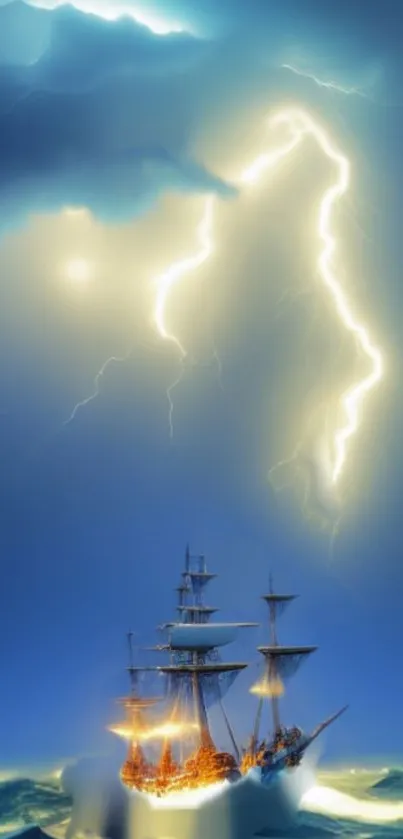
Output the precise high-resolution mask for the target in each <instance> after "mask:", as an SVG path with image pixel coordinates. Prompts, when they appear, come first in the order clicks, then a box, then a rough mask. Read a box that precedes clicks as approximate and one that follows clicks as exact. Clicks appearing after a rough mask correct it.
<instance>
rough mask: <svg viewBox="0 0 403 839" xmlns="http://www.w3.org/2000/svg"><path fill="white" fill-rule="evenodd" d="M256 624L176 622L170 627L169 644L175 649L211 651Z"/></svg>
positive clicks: (234, 638) (231, 641)
mask: <svg viewBox="0 0 403 839" xmlns="http://www.w3.org/2000/svg"><path fill="white" fill-rule="evenodd" d="M255 625H256V624H247V623H199V624H198V623H176V624H173V626H171V627H170V629H169V646H170V649H171V650H172V651H173V650H178V651H180V650H191V651H198V652H201V653H203V652H205V653H206V652H209V651H210V650H213V649H214V648H215V647H224V646H226V645H227V644H232V643H233V641H235V640H236V637H237V634H238V630H239V629H241V628H243V627H246V626H255Z"/></svg>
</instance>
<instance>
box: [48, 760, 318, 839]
mask: <svg viewBox="0 0 403 839" xmlns="http://www.w3.org/2000/svg"><path fill="white" fill-rule="evenodd" d="M313 784H314V765H313V763H312V760H308V761H307V759H306V757H305V758H304V760H303V761H302V763H301V765H300V766H298V767H296V768H295V769H291V770H290V769H287V770H279V771H277V772H273V773H271V774H270V777H269V778H266V779H265V780H264V781H263V780H262V779H261V778H260V776H259V773H258V772H256V770H253V769H252V770H250V772H249V773H248V774H247V775H246V776H245V777H243V778H242V779H241V780H239V781H236V782H234V783H232V784H231V783H229V782H224V783H222V784H219V785H215V786H213V787H208V788H205V789H203V790H200V789H199V790H192V791H189V792H186V793H180V794H178V795H176V794H175V795H174V794H172V795H169V796H162V797H161V798H157V797H155V796H150V795H147V794H143V793H140V792H137V791H134V790H129V789H128V788H127V787H124V786H123V784H121V782H120V781H118V777H117V772H116V769H114V768H113V767H111V766H110V765H108V766H107V765H106V764H105V763H102V762H101V763H98V761H96V760H94V759H93V760H90V761H85V762H84V766H81V767H80V766H76V767H70V769H69V772H68V777H64V778H63V787H64V788H65V790H66V791H67V792H68V793H69V794H70V795H71V796H72V798H73V810H72V818H71V822H70V825H69V827H68V830H67V833H66V837H67V839H74V837H75V836H77V835H78V834H82V833H83V832H84V831H88V832H90V833H95V834H96V835H97V836H100V837H104V839H105V837H108V839H165V837H169V839H206V837H208V839H252V837H254V836H255V835H256V834H257V833H259V832H262V831H264V830H267V829H270V830H276V829H279V830H284V829H286V828H287V827H288V826H290V825H291V824H293V822H294V821H295V820H296V817H297V814H298V810H299V806H300V802H301V799H302V796H303V795H304V793H305V792H306V791H307V790H308V789H309V788H310V787H311V786H313Z"/></svg>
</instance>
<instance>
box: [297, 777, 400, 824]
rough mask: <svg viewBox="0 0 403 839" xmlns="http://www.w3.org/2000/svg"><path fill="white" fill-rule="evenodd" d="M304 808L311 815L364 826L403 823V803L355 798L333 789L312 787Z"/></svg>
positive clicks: (306, 796)
mask: <svg viewBox="0 0 403 839" xmlns="http://www.w3.org/2000/svg"><path fill="white" fill-rule="evenodd" d="M303 808H304V810H307V811H309V812H311V813H317V814H320V815H324V816H331V817H333V818H336V819H348V820H352V821H355V822H359V823H363V824H371V825H381V824H395V823H398V822H402V821H403V801H376V800H374V799H371V798H355V797H354V796H352V795H349V794H348V793H346V792H340V791H339V790H336V789H333V788H332V787H323V786H315V787H312V789H310V790H309V792H307V793H306V794H305V795H304V798H303Z"/></svg>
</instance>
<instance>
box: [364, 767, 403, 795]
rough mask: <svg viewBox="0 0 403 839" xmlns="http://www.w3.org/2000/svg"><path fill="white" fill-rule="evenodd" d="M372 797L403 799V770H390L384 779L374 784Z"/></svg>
mask: <svg viewBox="0 0 403 839" xmlns="http://www.w3.org/2000/svg"><path fill="white" fill-rule="evenodd" d="M370 793H371V795H376V796H382V797H384V796H385V797H388V796H391V797H392V798H401V799H403V770H402V769H388V770H387V772H386V774H385V775H384V777H383V778H381V779H380V780H379V781H377V782H376V783H375V784H372V786H371V787H370Z"/></svg>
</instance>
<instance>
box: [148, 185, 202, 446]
mask: <svg viewBox="0 0 403 839" xmlns="http://www.w3.org/2000/svg"><path fill="white" fill-rule="evenodd" d="M214 202H215V196H214V195H208V196H207V198H206V199H205V204H204V212H203V216H202V219H201V222H200V224H199V226H198V228H197V231H196V235H197V242H198V248H197V250H196V251H195V253H194V254H193V255H192V256H188V257H185V258H184V259H180V260H179V261H178V262H174V263H173V264H172V265H170V266H169V268H167V270H166V271H164V273H163V274H162V275H161V276H160V277H157V279H155V280H154V284H155V286H156V288H157V298H156V305H155V311H154V324H155V327H156V329H157V331H158V333H159V335H160V336H161V338H162V339H163V340H164V341H169V342H171V343H172V344H174V346H175V347H176V349H177V350H178V352H179V356H180V364H181V370H180V373H179V376H178V377H177V378H176V379H175V381H174V382H173V383H172V384H171V385H170V386H169V388H168V389H167V399H168V404H169V431H170V437H171V439H172V437H173V433H174V429H173V411H174V405H173V399H172V393H173V391H174V390H175V388H177V387H178V385H179V384H180V383H181V381H182V378H183V373H184V370H185V363H186V360H187V357H188V353H187V351H186V349H185V347H184V346H183V344H182V343H181V341H180V340H179V338H178V337H177V336H176V335H175V334H174V333H173V332H171V331H170V330H169V328H168V326H167V324H166V306H167V301H168V297H169V296H170V293H171V292H172V290H173V289H174V288H175V286H176V285H177V284H178V283H179V282H180V280H181V279H182V278H183V277H184V276H186V274H189V273H190V272H192V271H196V270H197V268H199V267H200V266H201V265H203V263H204V262H206V261H207V259H208V258H209V256H210V255H211V254H212V251H213V237H212V227H213V210H214Z"/></svg>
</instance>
